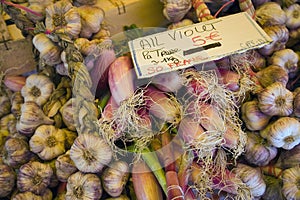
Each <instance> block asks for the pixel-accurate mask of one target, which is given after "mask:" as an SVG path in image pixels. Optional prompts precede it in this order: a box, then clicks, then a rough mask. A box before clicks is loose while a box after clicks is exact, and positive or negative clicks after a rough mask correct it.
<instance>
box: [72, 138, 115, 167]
mask: <svg viewBox="0 0 300 200" xmlns="http://www.w3.org/2000/svg"><path fill="white" fill-rule="evenodd" d="M70 157H71V159H72V160H73V162H74V163H75V165H76V167H77V168H78V169H79V170H80V171H82V172H85V173H97V172H100V171H101V170H102V168H103V167H104V166H105V165H107V164H108V163H109V162H110V161H111V159H112V150H111V148H110V146H109V145H108V144H107V143H106V142H105V140H104V139H102V138H101V137H100V136H97V135H94V134H87V133H83V134H80V135H79V136H78V137H77V138H76V139H75V141H74V143H73V145H72V147H71V149H70Z"/></svg>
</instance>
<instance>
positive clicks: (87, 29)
mask: <svg viewBox="0 0 300 200" xmlns="http://www.w3.org/2000/svg"><path fill="white" fill-rule="evenodd" d="M77 10H78V12H79V15H80V18H81V31H80V37H83V38H90V37H91V36H92V34H94V33H97V32H98V31H99V30H100V28H101V23H102V21H103V19H104V11H103V10H102V9H101V8H99V7H97V6H88V5H84V6H80V7H78V9H77Z"/></svg>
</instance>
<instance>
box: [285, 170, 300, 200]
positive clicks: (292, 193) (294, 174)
mask: <svg viewBox="0 0 300 200" xmlns="http://www.w3.org/2000/svg"><path fill="white" fill-rule="evenodd" d="M282 180H283V185H282V192H283V195H284V196H285V198H286V199H288V200H298V199H300V188H299V180H300V168H299V166H295V167H292V168H289V169H286V170H284V171H283V173H282Z"/></svg>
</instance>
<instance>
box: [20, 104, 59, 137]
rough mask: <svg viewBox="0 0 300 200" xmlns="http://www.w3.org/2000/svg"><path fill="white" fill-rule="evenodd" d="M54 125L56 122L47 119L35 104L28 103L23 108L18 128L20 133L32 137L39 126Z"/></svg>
mask: <svg viewBox="0 0 300 200" xmlns="http://www.w3.org/2000/svg"><path fill="white" fill-rule="evenodd" d="M53 123H54V120H52V119H50V118H49V117H47V116H46V115H45V114H44V112H43V111H42V110H41V108H40V107H39V106H38V105H37V104H36V103H35V102H32V101H28V102H25V103H24V104H22V106H21V116H20V119H19V121H18V122H17V126H16V128H17V130H18V132H19V133H21V134H23V135H26V136H31V135H32V134H33V133H34V131H35V129H36V128H37V127H38V126H40V125H42V124H48V125H51V124H53Z"/></svg>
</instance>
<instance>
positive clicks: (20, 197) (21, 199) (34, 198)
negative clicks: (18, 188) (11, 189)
mask: <svg viewBox="0 0 300 200" xmlns="http://www.w3.org/2000/svg"><path fill="white" fill-rule="evenodd" d="M27 199H28V200H29V199H30V200H52V199H53V194H52V191H51V190H50V189H46V190H45V192H44V194H42V195H36V194H34V193H32V192H21V193H18V194H16V195H15V196H13V197H12V200H27Z"/></svg>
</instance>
